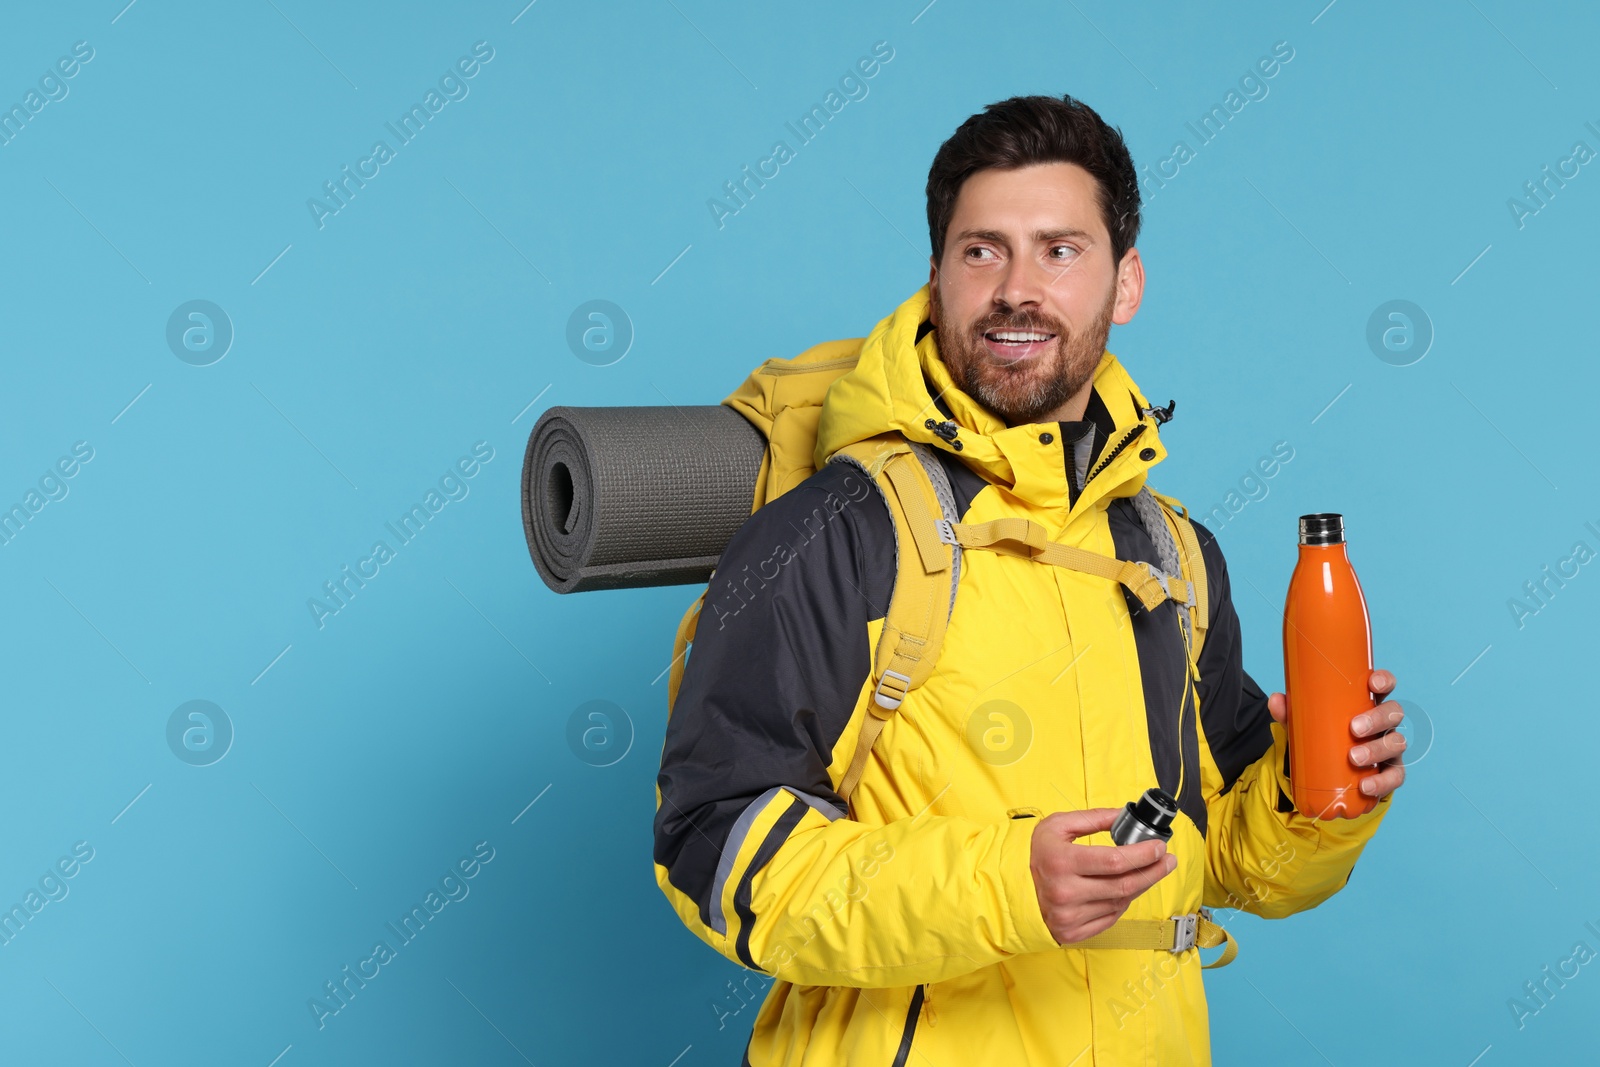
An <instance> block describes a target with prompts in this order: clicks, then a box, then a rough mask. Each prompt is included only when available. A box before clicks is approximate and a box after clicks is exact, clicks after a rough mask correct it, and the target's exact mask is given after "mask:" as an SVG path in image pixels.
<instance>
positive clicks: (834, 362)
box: [761, 356, 861, 374]
mask: <svg viewBox="0 0 1600 1067" xmlns="http://www.w3.org/2000/svg"><path fill="white" fill-rule="evenodd" d="M860 358H861V357H860V356H841V357H840V358H838V359H825V360H823V361H822V362H821V363H806V364H803V365H801V366H798V367H779V366H773V367H766V366H764V367H762V368H761V373H763V374H810V373H811V372H812V371H818V370H833V369H834V368H836V367H853V366H855V365H856V363H857V362H859V361H860Z"/></svg>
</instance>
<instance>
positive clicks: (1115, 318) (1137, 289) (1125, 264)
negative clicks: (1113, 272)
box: [1111, 248, 1144, 326]
mask: <svg viewBox="0 0 1600 1067" xmlns="http://www.w3.org/2000/svg"><path fill="white" fill-rule="evenodd" d="M1143 299H1144V262H1143V260H1141V259H1140V258H1139V250H1138V249H1137V248H1130V249H1128V250H1127V251H1126V252H1124V253H1123V254H1122V262H1121V263H1119V264H1117V300H1116V303H1115V304H1114V305H1112V308H1111V321H1112V322H1113V323H1115V324H1116V325H1118V326H1125V325H1127V324H1128V323H1129V322H1131V321H1132V320H1133V316H1134V315H1135V313H1137V312H1138V310H1139V302H1140V301H1141V300H1143Z"/></svg>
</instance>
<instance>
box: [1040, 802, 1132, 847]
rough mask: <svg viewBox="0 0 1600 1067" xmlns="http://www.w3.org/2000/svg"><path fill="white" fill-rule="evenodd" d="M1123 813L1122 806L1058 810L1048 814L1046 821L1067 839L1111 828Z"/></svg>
mask: <svg viewBox="0 0 1600 1067" xmlns="http://www.w3.org/2000/svg"><path fill="white" fill-rule="evenodd" d="M1120 814H1122V809H1121V808H1085V809H1084V810H1082V811H1058V812H1055V813H1054V814H1051V815H1049V816H1046V818H1045V822H1047V823H1050V824H1052V829H1054V830H1055V831H1056V832H1058V833H1060V834H1061V835H1062V836H1064V837H1066V838H1067V839H1069V840H1070V839H1072V838H1075V837H1084V836H1086V835H1088V834H1095V833H1099V832H1100V831H1101V830H1109V829H1111V824H1112V823H1114V822H1116V821H1117V816H1118V815H1120Z"/></svg>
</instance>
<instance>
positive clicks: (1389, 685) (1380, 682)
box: [1367, 671, 1397, 696]
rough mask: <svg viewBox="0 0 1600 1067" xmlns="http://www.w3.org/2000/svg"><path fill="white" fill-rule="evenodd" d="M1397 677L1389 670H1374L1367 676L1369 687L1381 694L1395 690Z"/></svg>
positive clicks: (1384, 694)
mask: <svg viewBox="0 0 1600 1067" xmlns="http://www.w3.org/2000/svg"><path fill="white" fill-rule="evenodd" d="M1396 681H1397V679H1396V678H1395V676H1394V675H1393V674H1391V673H1389V672H1388V671H1373V672H1372V673H1371V674H1370V675H1369V676H1368V677H1367V688H1368V689H1369V690H1371V691H1372V692H1374V693H1376V694H1377V695H1379V696H1388V695H1389V694H1390V693H1392V692H1394V687H1395V684H1396Z"/></svg>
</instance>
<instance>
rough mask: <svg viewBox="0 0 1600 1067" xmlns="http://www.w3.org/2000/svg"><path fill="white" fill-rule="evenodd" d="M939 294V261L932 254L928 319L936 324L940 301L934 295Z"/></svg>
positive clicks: (929, 275) (937, 323)
mask: <svg viewBox="0 0 1600 1067" xmlns="http://www.w3.org/2000/svg"><path fill="white" fill-rule="evenodd" d="M938 295H939V261H938V260H936V259H934V258H933V257H932V256H929V257H928V321H929V322H931V323H933V324H934V325H935V326H937V325H939V313H938V311H937V310H936V309H937V308H938V302H937V301H936V300H935V299H934V297H936V296H938Z"/></svg>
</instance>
